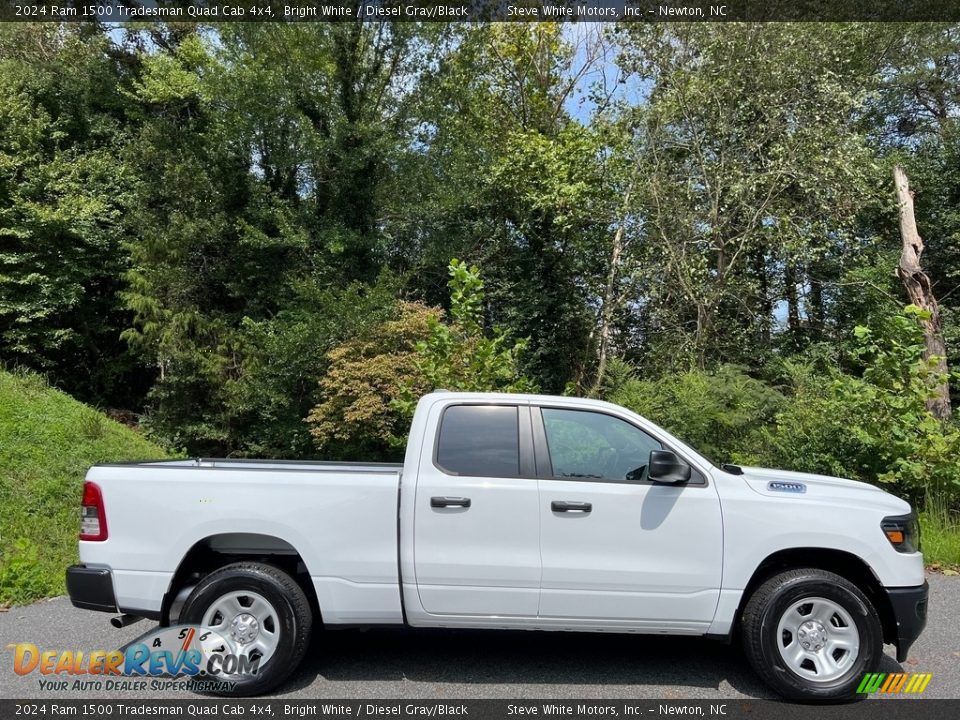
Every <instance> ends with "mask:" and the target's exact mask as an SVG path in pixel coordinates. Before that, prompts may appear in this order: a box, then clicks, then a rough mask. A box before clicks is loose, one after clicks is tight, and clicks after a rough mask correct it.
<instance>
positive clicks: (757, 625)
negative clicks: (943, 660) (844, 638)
mask: <svg viewBox="0 0 960 720" xmlns="http://www.w3.org/2000/svg"><path fill="white" fill-rule="evenodd" d="M807 598H810V599H825V600H827V601H829V602H832V603H834V604H835V605H839V606H840V607H841V608H842V609H843V610H844V611H846V613H847V615H848V616H849V618H850V619H851V620H852V623H853V626H854V627H855V629H856V632H857V633H858V635H859V638H858V640H859V649H858V652H857V654H856V657H855V658H854V659H853V660H852V661H849V667H846V668H845V669H843V670H842V675H839V676H838V677H835V678H832V679H825V680H813V679H811V677H809V676H806V677H805V676H804V675H802V674H801V672H804V671H805V672H806V673H808V674H813V673H815V672H817V669H818V666H817V663H814V662H812V661H810V660H807V659H804V660H802V661H801V662H800V664H801V665H805V667H800V668H799V672H798V671H797V670H794V668H793V667H792V666H791V663H788V662H787V661H786V660H785V659H784V657H783V654H782V653H781V647H782V646H784V645H786V646H787V650H784V652H786V653H788V654H792V653H790V652H789V649H790V648H793V650H794V651H797V650H799V648H798V647H797V646H795V645H792V644H790V643H793V642H797V643H798V644H799V642H800V639H799V637H798V638H796V639H794V638H793V637H792V634H791V633H790V631H786V630H785V631H783V632H781V631H780V621H781V619H784V616H785V613H787V612H788V611H790V610H791V609H792V608H794V607H796V606H797V604H798V603H801V602H802V601H804V600H805V599H807ZM821 604H822V605H823V606H825V607H829V605H828V604H827V603H821ZM803 609H804V607H803V606H801V608H800V610H799V611H797V612H798V613H801V614H802V611H803ZM794 617H796V616H794ZM785 622H786V621H785ZM835 622H836V623H838V624H840V623H841V622H842V620H841V619H840V618H839V615H838V616H836V618H835ZM844 629H845V628H844V627H841V628H840V629H839V630H838V632H840V631H842V630H844ZM741 631H742V637H743V648H744V652H745V653H746V655H747V659H748V660H749V661H750V665H752V666H753V669H754V670H755V671H756V672H757V674H758V675H759V676H760V677H761V678H762V679H763V680H764V682H766V683H767V685H769V686H770V687H771V688H773V690H775V691H776V692H777V693H778V694H779V695H781V696H783V697H785V698H787V699H790V700H799V701H804V702H842V701H850V700H856V699H859V698H861V697H862V696H860V695H858V694H857V687H858V686H859V684H860V681H861V680H862V679H863V676H864V674H865V673H868V672H874V671H875V670H876V669H877V667H878V666H879V664H880V659H881V657H882V656H883V630H882V628H881V625H880V618H879V617H878V616H877V611H876V610H875V609H874V607H873V605H871V604H870V600H869V599H868V598H867V596H866V595H864V594H863V592H862V591H861V590H860V588H858V587H857V586H856V585H854V584H852V583H850V582H849V581H847V580H845V579H844V578H842V577H840V576H839V575H836V574H834V573H831V572H827V571H825V570H818V569H815V568H802V569H797V570H790V571H787V572H783V573H780V574H779V575H775V576H774V577H771V578H770V579H769V580H767V581H766V582H764V583H763V584H762V585H761V586H760V587H758V588H757V590H756V591H755V592H754V593H753V595H752V596H751V597H750V599H749V600H748V601H747V604H746V606H745V607H744V609H743V614H742V616H741ZM805 632H806V631H805ZM829 633H830V630H829V629H828V630H827V635H829ZM810 637H811V636H810V635H806V638H805V640H806V641H807V642H810V640H809V638H810ZM819 641H820V638H819V636H817V637H815V640H814V646H816V644H818V643H819ZM827 647H829V646H827ZM820 652H826V649H824V650H821V651H820ZM837 652H838V653H839V657H840V659H841V660H842V659H843V657H844V655H843V653H844V652H845V651H844V650H838V651H837ZM800 654H803V653H798V655H800ZM796 662H797V661H796V660H794V663H796ZM838 664H839V663H838ZM837 672H839V670H838V671H837ZM824 673H825V678H826V677H828V675H829V673H828V671H826V670H825V671H824Z"/></svg>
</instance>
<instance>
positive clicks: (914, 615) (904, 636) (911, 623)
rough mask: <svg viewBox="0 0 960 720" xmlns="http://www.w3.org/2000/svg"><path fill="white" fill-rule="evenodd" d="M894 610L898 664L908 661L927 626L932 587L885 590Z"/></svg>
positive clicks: (924, 584)
mask: <svg viewBox="0 0 960 720" xmlns="http://www.w3.org/2000/svg"><path fill="white" fill-rule="evenodd" d="M885 590H886V593H887V597H888V598H889V599H890V607H891V608H893V618H894V620H895V621H896V623H897V630H896V633H897V637H896V645H897V662H903V661H904V660H906V659H907V652H908V651H909V650H910V646H911V645H913V642H914V640H916V639H917V638H918V637H920V633H922V632H923V629H924V628H925V627H926V626H927V598H928V596H929V594H930V586H929V585H928V584H927V583H926V582H924V583H923V585H918V586H917V587H907V588H885Z"/></svg>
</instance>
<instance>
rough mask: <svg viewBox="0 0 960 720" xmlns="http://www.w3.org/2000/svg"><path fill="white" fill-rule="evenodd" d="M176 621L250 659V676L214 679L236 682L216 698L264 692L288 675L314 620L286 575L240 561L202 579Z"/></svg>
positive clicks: (300, 591)
mask: <svg viewBox="0 0 960 720" xmlns="http://www.w3.org/2000/svg"><path fill="white" fill-rule="evenodd" d="M180 621H181V622H182V623H187V624H195V625H201V626H203V627H205V628H210V629H212V630H216V631H217V632H218V633H219V634H220V635H222V636H224V637H225V638H227V639H229V640H231V641H232V642H233V643H234V645H235V646H236V648H237V654H239V655H240V656H242V657H244V658H246V659H247V660H249V661H251V663H250V664H248V665H247V666H248V667H249V666H250V665H253V664H255V665H256V672H253V673H247V674H233V675H223V676H220V677H218V678H216V679H219V680H227V681H229V682H232V683H235V684H234V686H233V689H232V690H231V691H229V692H224V693H221V694H224V695H233V696H238V697H239V696H247V695H259V694H262V693H265V692H269V691H270V690H272V689H274V688H275V687H277V686H278V685H280V684H281V683H283V681H284V680H286V679H287V678H288V677H289V676H290V674H291V673H292V672H293V671H294V670H295V669H296V667H297V666H298V665H299V664H300V661H301V660H302V659H303V656H304V654H305V653H306V650H307V644H308V642H309V639H310V629H311V626H312V624H313V617H312V613H311V611H310V603H309V601H308V600H307V596H306V595H305V594H304V592H303V589H302V588H301V587H300V585H298V584H297V582H296V581H295V580H294V579H293V578H291V577H290V576H289V575H287V573H285V572H283V571H282V570H279V569H277V568H275V567H273V566H272V565H266V564H263V563H253V562H242V563H234V564H233V565H227V566H225V567H222V568H220V569H219V570H217V571H215V572H213V573H211V574H210V575H208V576H207V577H205V578H204V579H203V580H201V581H200V583H199V584H198V585H197V586H196V587H195V588H194V589H193V592H191V593H190V596H189V597H188V598H187V600H186V602H185V603H184V606H183V611H182V612H181V613H180ZM252 661H255V662H252ZM211 679H213V678H211Z"/></svg>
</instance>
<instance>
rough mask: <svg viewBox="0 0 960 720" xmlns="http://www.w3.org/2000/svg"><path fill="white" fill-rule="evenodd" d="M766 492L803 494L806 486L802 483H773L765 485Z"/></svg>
mask: <svg viewBox="0 0 960 720" xmlns="http://www.w3.org/2000/svg"><path fill="white" fill-rule="evenodd" d="M767 490H772V491H774V492H788V493H805V492H806V491H807V486H806V485H804V484H803V483H792V482H781V481H773V482H768V483H767Z"/></svg>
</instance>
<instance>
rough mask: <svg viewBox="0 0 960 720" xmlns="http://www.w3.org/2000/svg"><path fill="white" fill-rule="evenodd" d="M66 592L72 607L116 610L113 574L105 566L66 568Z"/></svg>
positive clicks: (72, 566)
mask: <svg viewBox="0 0 960 720" xmlns="http://www.w3.org/2000/svg"><path fill="white" fill-rule="evenodd" d="M67 594H68V595H69V596H70V602H72V603H73V606H74V607H78V608H83V609H84V610H99V611H100V612H113V613H115V612H117V600H116V594H115V593H114V591H113V574H112V573H111V572H110V570H108V569H107V568H90V567H87V566H86V565H71V566H70V567H68V568H67Z"/></svg>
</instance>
